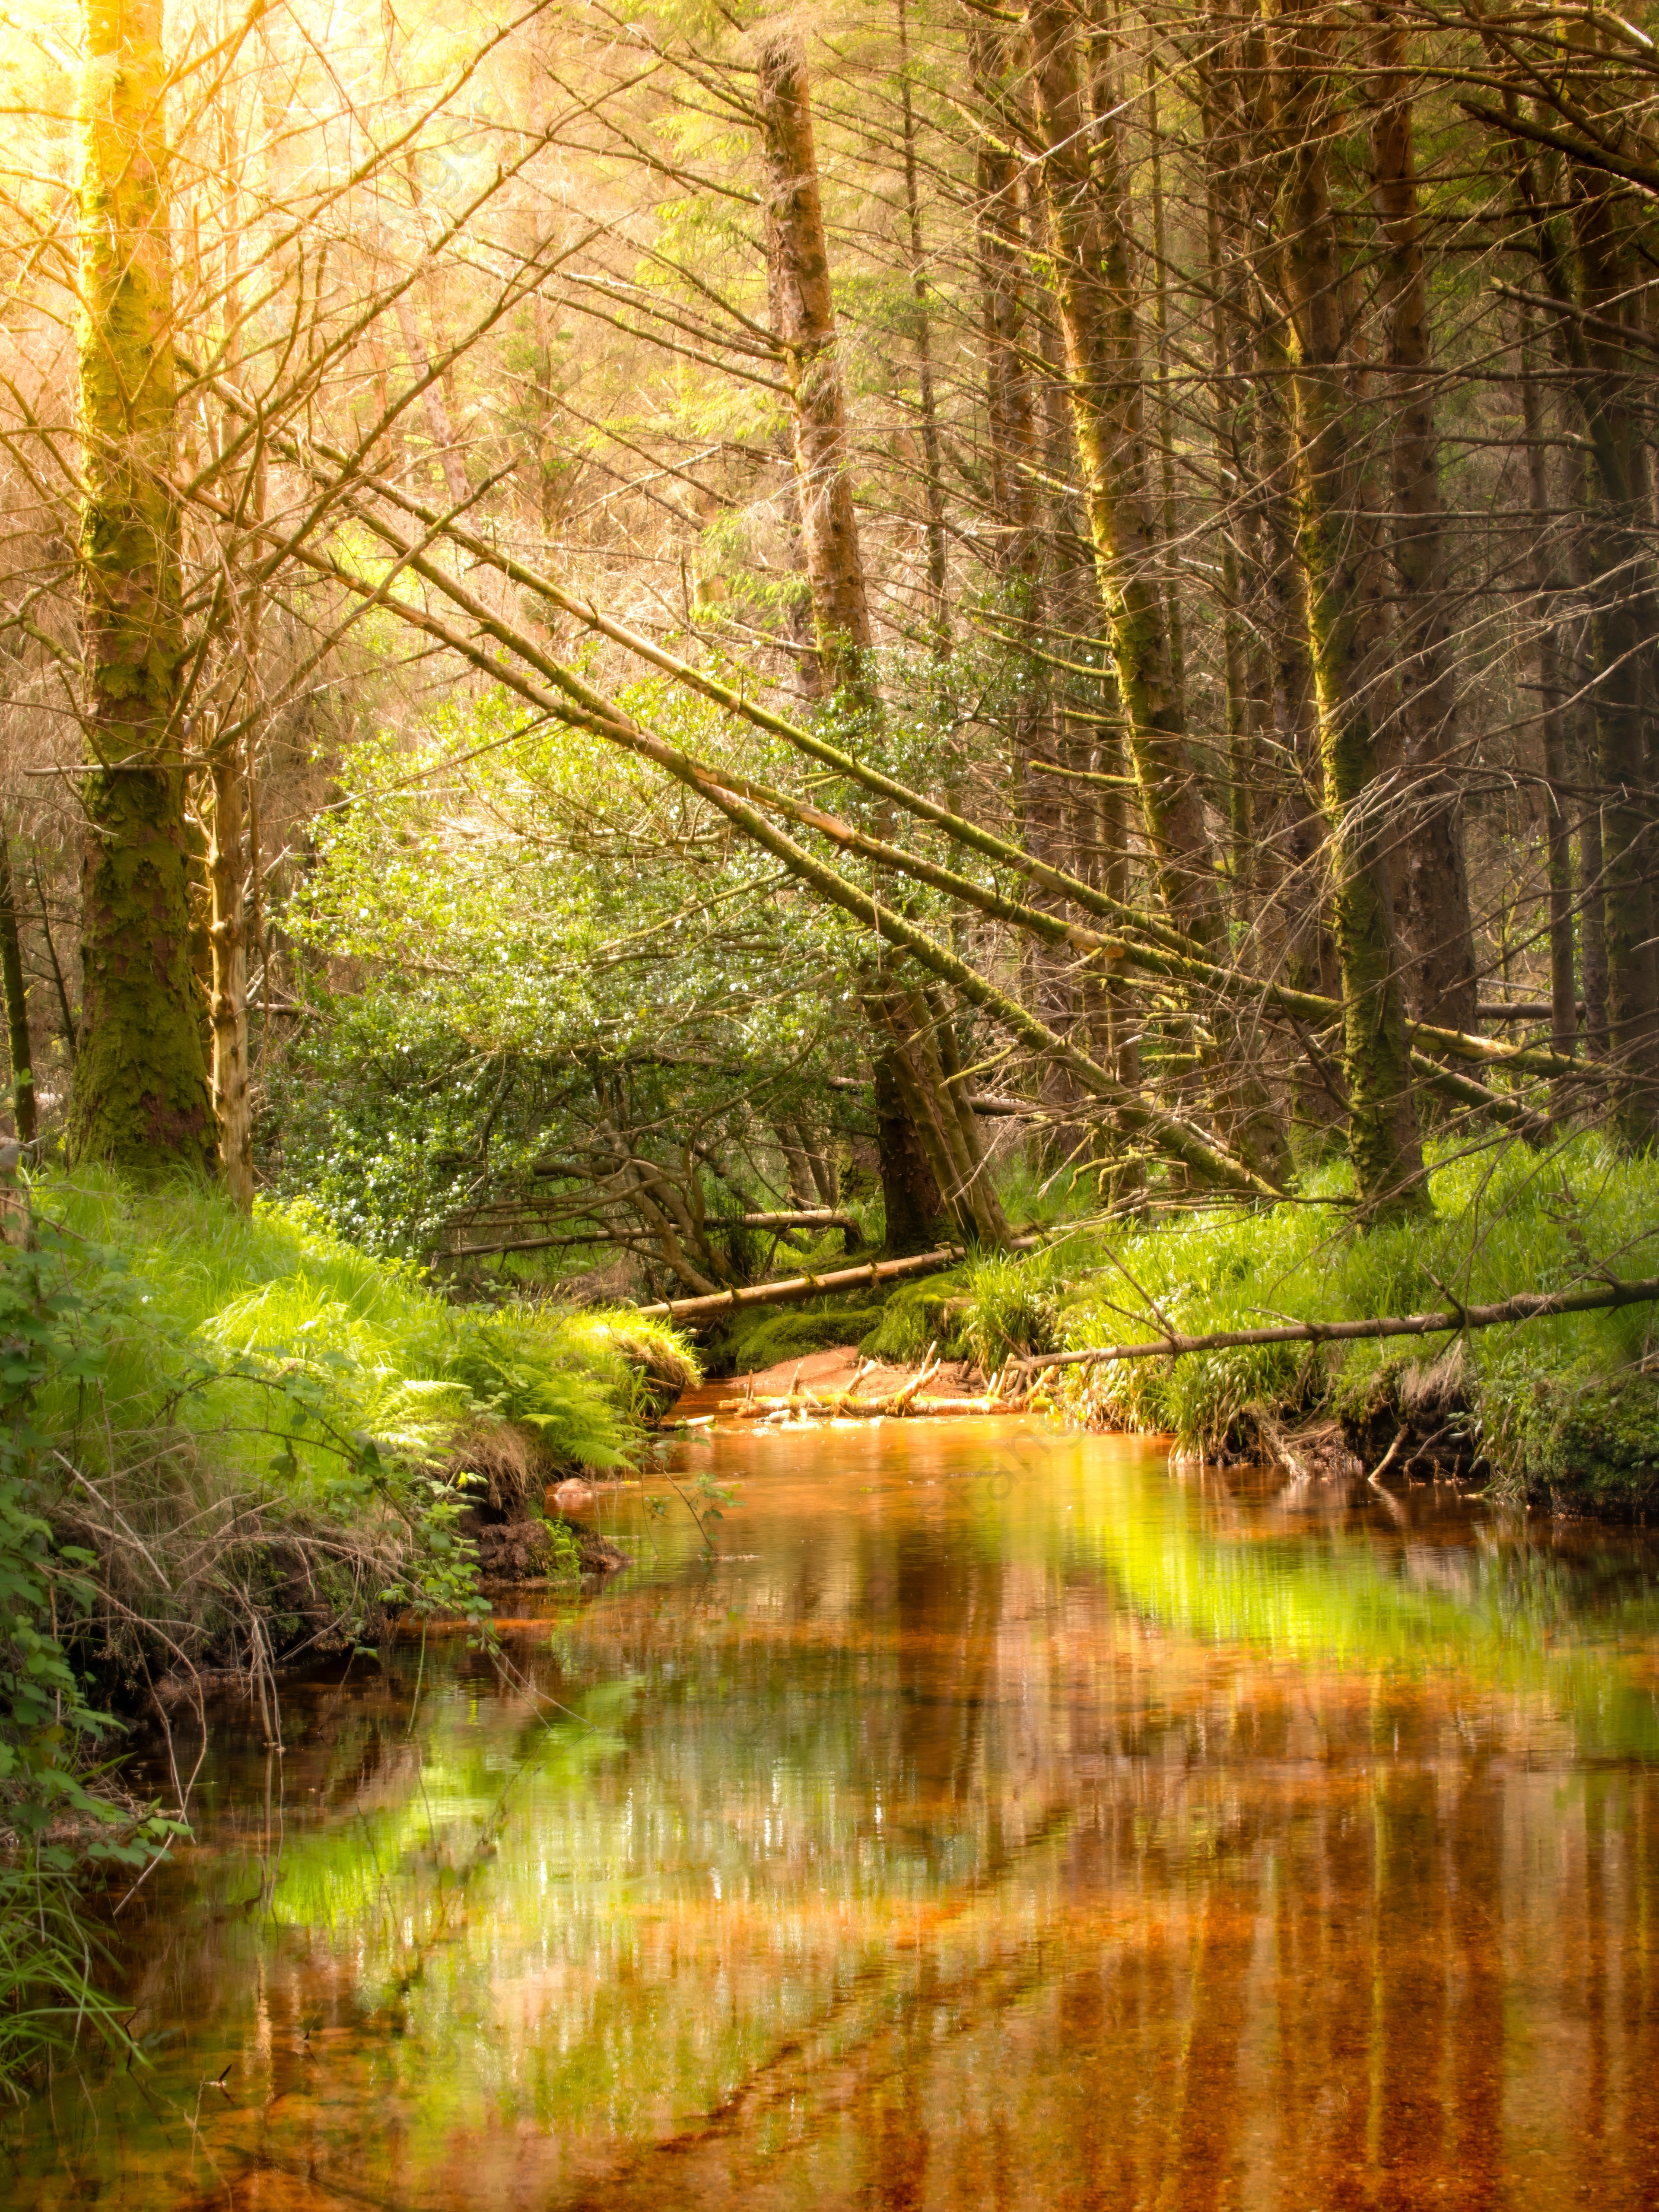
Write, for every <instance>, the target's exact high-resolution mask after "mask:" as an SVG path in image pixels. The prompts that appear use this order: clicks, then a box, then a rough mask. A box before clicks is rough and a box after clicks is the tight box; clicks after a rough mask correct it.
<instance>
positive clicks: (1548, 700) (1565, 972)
mask: <svg viewBox="0 0 1659 2212" xmlns="http://www.w3.org/2000/svg"><path fill="white" fill-rule="evenodd" d="M1522 318H1523V319H1522V333H1521V411H1522V423H1523V426H1524V428H1525V431H1526V439H1527V490H1528V500H1529V502H1530V505H1531V507H1532V582H1533V589H1534V592H1536V594H1537V610H1536V613H1535V616H1534V620H1535V621H1536V623H1537V624H1538V693H1539V729H1540V732H1541V737H1542V740H1543V750H1544V809H1545V811H1544V849H1545V873H1546V878H1547V882H1548V884H1549V940H1550V1042H1551V1043H1552V1045H1553V1047H1554V1048H1555V1050H1556V1051H1557V1052H1559V1053H1560V1054H1562V1055H1563V1057H1564V1058H1571V1055H1572V1054H1573V1053H1574V1052H1575V1051H1576V1050H1577V1044H1578V992H1577V981H1576V978H1575V975H1574V970H1573V928H1572V839H1571V831H1570V829H1569V828H1568V822H1567V791H1566V787H1567V785H1568V783H1569V782H1570V781H1571V751H1570V747H1569V743H1568V728H1567V714H1566V708H1565V696H1566V691H1565V685H1564V684H1563V682H1562V678H1561V641H1560V638H1559V633H1558V627H1557V619H1556V610H1557V609H1558V608H1559V605H1560V604H1561V599H1562V596H1563V592H1564V588H1565V579H1564V578H1563V577H1562V576H1561V575H1560V574H1558V572H1557V570H1556V567H1555V562H1554V559H1553V556H1552V554H1551V550H1550V538H1551V532H1552V528H1553V523H1552V518H1551V513H1550V484H1549V447H1548V445H1547V442H1546V439H1545V422H1544V401H1543V395H1542V393H1541V392H1540V390H1539V386H1538V377H1537V363H1536V361H1535V359H1534V353H1533V344H1532V327H1531V325H1532V318H1531V315H1530V313H1528V311H1527V310H1526V309H1524V308H1523V309H1522Z"/></svg>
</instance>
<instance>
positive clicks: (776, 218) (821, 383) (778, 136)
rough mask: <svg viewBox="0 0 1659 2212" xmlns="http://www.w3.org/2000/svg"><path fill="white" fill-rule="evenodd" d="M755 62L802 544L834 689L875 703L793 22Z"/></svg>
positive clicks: (776, 28) (765, 39) (802, 71)
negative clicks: (798, 486) (793, 433)
mask: <svg viewBox="0 0 1659 2212" xmlns="http://www.w3.org/2000/svg"><path fill="white" fill-rule="evenodd" d="M756 58H757V64H758V72H759V74H758V112H759V119H760V126H761V144H762V148H763V153H764V156H765V167H766V226H767V237H768V246H769V265H770V268H771V270H772V274H773V288H772V289H773V303H772V306H773V316H774V323H775V335H776V337H777V339H778V343H779V345H780V347H781V351H782V356H783V364H784V374H785V376H786V378H787V382H788V386H789V393H790V399H791V402H792V404H793V413H794V428H795V471H796V476H797V478H798V480H799V485H800V507H801V538H802V541H803V544H804V545H805V552H806V570H807V575H808V577H809V579H810V580H811V588H812V611H813V617H814V623H815V626H816V629H817V643H818V652H819V655H820V659H821V661H822V664H823V671H824V688H825V690H826V691H829V692H837V691H842V692H845V693H846V694H847V695H848V699H849V702H851V703H852V704H853V705H854V707H856V708H869V707H870V706H872V704H873V702H874V684H873V676H872V671H871V669H870V666H869V655H870V648H871V644H872V631H871V627H870V607H869V600H868V598H867V596H866V591H865V582H864V564H863V562H862V560H861V558H860V552H859V533H858V518H857V516H856V514H855V513H854V508H853V487H852V482H851V479H850V477H849V476H848V439H847V403H846V396H845V393H844V391H843V389H842V374H841V362H840V358H839V356H838V355H837V352H836V317H835V307H834V302H833V300H832V297H831V294H830V289H829V245H828V242H827V240H825V237H824V232H823V204H822V202H821V200H820V197H819V191H818V167H817V149H816V148H815V146H814V144H813V139H812V106H811V94H810V92H809V89H808V86H807V77H806V57H805V49H804V48H803V46H802V44H801V41H800V38H799V34H798V33H796V32H795V30H794V29H793V27H791V26H788V25H781V24H777V23H769V24H765V25H763V27H762V28H761V30H760V31H759V32H758V33H757V42H756Z"/></svg>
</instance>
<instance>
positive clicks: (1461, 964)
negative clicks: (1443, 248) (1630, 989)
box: [1370, 0, 1476, 1030]
mask: <svg viewBox="0 0 1659 2212" xmlns="http://www.w3.org/2000/svg"><path fill="white" fill-rule="evenodd" d="M1370 15H1371V22H1372V25H1373V30H1372V43H1371V56H1370V58H1371V63H1372V70H1373V74H1372V76H1371V78H1370V99H1371V102H1372V121H1371V200H1372V205H1373V207H1374V208H1375V210H1376V219H1377V225H1378V228H1379V229H1380V230H1381V232H1382V235H1383V271H1382V278H1383V281H1382V304H1383V309H1384V314H1385V319H1386V329H1387V339H1388V349H1387V357H1386V368H1387V374H1386V376H1385V379H1384V380H1383V391H1384V393H1385V395H1386V398H1387V403H1388V406H1389V416H1390V419H1391V428H1392V438H1391V453H1390V459H1391V475H1392V489H1393V508H1394V513H1393V533H1392V551H1393V560H1394V568H1395V576H1396V579H1397V582H1398V588H1399V600H1398V626H1397V629H1396V651H1397V656H1398V662H1399V674H1400V687H1401V701H1400V725H1399V726H1400V732H1401V744H1400V769H1401V775H1403V777H1404V778H1405V780H1406V782H1407V791H1408V812H1407V817H1406V820H1405V823H1404V824H1403V825H1402V828H1401V831H1400V832H1399V833H1398V836H1397V840H1396V858H1395V870H1394V873H1395V896H1396V899H1397V902H1398V913H1399V922H1400V934H1401V952H1402V955H1403V957H1404V971H1403V973H1404V982H1405V990H1406V1003H1407V1008H1408V1009H1409V1011H1410V1012H1411V1014H1412V1015H1413V1018H1414V1019H1416V1020H1418V1021H1424V1022H1432V1023H1435V1024H1437V1025H1438V1026H1439V1027H1441V1028H1443V1029H1454V1030H1472V1029H1473V1028H1474V1025H1475V999H1476V989H1475V958H1474V925H1473V923H1472V921H1471V920H1470V915H1469V885H1468V866H1467V863H1466V861H1465V858H1464V852H1463V838H1462V829H1461V827H1460V825H1459V821H1458V814H1457V791H1456V786H1455V782H1454V781H1453V780H1452V776H1451V772H1450V769H1449V763H1450V761H1451V759H1452V758H1453V757H1454V754H1455V746H1456V740H1457V692H1456V684H1455V678H1454V671H1453V669H1452V665H1451V641H1450V623H1449V580H1448V576H1447V566H1446V519H1445V507H1444V502H1443V500H1442V498H1441V494H1440V463H1439V452H1438V441H1437V437H1436V434H1435V422H1434V402H1433V397H1432V347H1431V338H1430V331H1429V294H1428V281H1427V276H1426V273H1425V268H1424V261H1423V226H1422V220H1421V216H1420V213H1419V206H1418V191H1417V163H1416V149H1415V145H1414V143H1413V108H1412V97H1411V88H1410V79H1409V76H1408V74H1407V66H1406V33H1405V27H1404V25H1403V23H1402V21H1401V17H1400V15H1398V14H1397V12H1396V11H1395V9H1394V7H1393V6H1392V5H1390V4H1389V0H1382V4H1374V5H1373V6H1372V8H1371V10H1370Z"/></svg>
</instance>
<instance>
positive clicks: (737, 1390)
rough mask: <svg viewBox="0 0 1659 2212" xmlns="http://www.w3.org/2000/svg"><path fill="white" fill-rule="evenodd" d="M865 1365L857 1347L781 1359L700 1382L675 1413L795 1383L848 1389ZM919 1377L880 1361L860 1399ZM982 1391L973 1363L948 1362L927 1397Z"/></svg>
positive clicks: (779, 1392) (709, 1409)
mask: <svg viewBox="0 0 1659 2212" xmlns="http://www.w3.org/2000/svg"><path fill="white" fill-rule="evenodd" d="M863 1364H864V1360H863V1354H862V1353H861V1352H860V1350H859V1348H858V1346H857V1345H855V1344H836V1345H831V1346H829V1349H828V1351H825V1352H808V1353H807V1354H806V1356H805V1358H802V1359H781V1360H780V1361H779V1362H778V1364H777V1365H776V1366H775V1367H763V1368H760V1369H758V1370H755V1371H754V1372H752V1373H748V1374H742V1375H726V1376H721V1377H720V1378H719V1379H718V1380H717V1381H714V1382H709V1383H699V1384H698V1386H697V1388H696V1389H695V1390H687V1391H686V1392H685V1393H684V1395H682V1397H681V1398H680V1400H679V1401H678V1404H677V1405H676V1406H675V1408H674V1411H675V1413H677V1414H678V1416H679V1417H680V1419H685V1418H686V1417H687V1416H688V1415H696V1414H699V1413H714V1411H715V1409H716V1407H718V1406H719V1405H720V1404H721V1403H722V1402H724V1401H728V1400H730V1399H732V1398H741V1397H744V1396H746V1395H749V1393H750V1390H751V1389H752V1391H753V1394H754V1395H755V1396H756V1397H757V1398H781V1397H783V1396H785V1395H787V1392H788V1390H789V1389H790V1388H791V1386H792V1384H793V1383H795V1382H796V1381H797V1380H799V1385H800V1388H801V1389H803V1390H817V1391H829V1390H844V1389H846V1388H847V1386H848V1383H851V1381H852V1379H853V1377H854V1376H855V1375H856V1374H857V1373H858V1371H859V1369H860V1366H862V1365H863ZM918 1372H919V1370H917V1369H916V1368H915V1367H902V1366H899V1367H889V1366H887V1365H885V1364H883V1363H880V1362H878V1364H876V1365H875V1366H873V1367H872V1368H871V1369H870V1370H868V1372H867V1373H866V1376H865V1378H864V1381H863V1382H862V1383H860V1386H859V1394H860V1396H861V1397H865V1398H883V1397H886V1396H889V1395H890V1394H891V1393H892V1392H893V1391H895V1390H902V1389H903V1388H904V1385H905V1384H906V1383H908V1382H911V1381H913V1380H914V1379H915V1376H916V1374H917V1373H918ZM984 1388H985V1377H984V1376H982V1375H981V1373H980V1370H978V1368H977V1367H975V1366H974V1365H973V1364H971V1363H970V1362H969V1361H967V1360H946V1361H945V1364H944V1365H943V1366H941V1367H939V1368H937V1369H936V1370H934V1372H933V1375H932V1376H931V1377H930V1378H929V1380H928V1384H927V1395H928V1396H929V1397H930V1398H972V1397H976V1396H977V1395H979V1394H980V1393H981V1391H982V1390H983V1389H984Z"/></svg>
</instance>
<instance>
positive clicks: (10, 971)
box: [0, 822, 35, 1145]
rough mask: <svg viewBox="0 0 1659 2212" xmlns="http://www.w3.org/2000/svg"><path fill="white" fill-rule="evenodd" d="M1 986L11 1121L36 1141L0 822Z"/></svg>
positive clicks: (13, 908) (24, 1001)
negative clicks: (4, 1005)
mask: <svg viewBox="0 0 1659 2212" xmlns="http://www.w3.org/2000/svg"><path fill="white" fill-rule="evenodd" d="M0 987H3V991H4V995H5V1002H6V1048H7V1050H8V1052H9V1054H10V1058H11V1118H12V1126H13V1127H14V1128H15V1131H16V1133H17V1135H18V1138H19V1139H20V1140H21V1142H22V1143H23V1144H26V1145H32V1144H33V1142H34V1133H35V1115H34V1052H33V1047H32V1045H31V1044H30V1042H29V1009H28V995H27V982H26V981H25V979H24V975H23V945H22V939H21V936H20V934H19V932H18V927H17V890H16V882H15V878H14V876H13V874H12V872H11V841H10V839H9V836H7V834H6V827H5V824H4V823H3V822H0Z"/></svg>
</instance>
